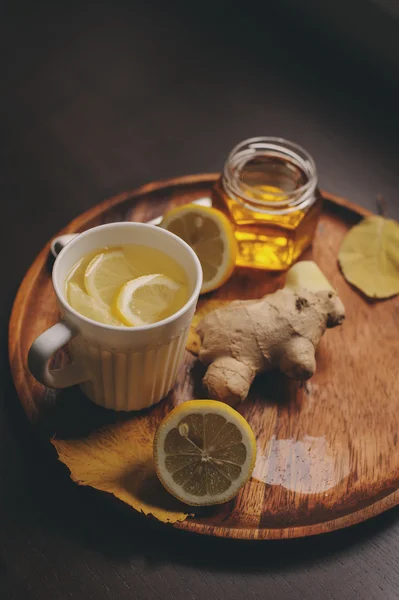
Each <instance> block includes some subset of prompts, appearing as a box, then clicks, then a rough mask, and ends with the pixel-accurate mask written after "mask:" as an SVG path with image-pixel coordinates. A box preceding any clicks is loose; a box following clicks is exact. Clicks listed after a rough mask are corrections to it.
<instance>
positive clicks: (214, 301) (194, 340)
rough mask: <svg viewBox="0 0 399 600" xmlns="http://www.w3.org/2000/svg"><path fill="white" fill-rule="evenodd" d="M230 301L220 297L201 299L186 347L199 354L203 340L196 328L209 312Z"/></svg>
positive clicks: (196, 354)
mask: <svg viewBox="0 0 399 600" xmlns="http://www.w3.org/2000/svg"><path fill="white" fill-rule="evenodd" d="M228 303H229V301H228V300H220V299H218V298H211V299H207V300H204V301H201V300H200V302H199V304H198V307H197V311H196V313H195V315H194V317H193V320H192V321H191V326H190V331H189V334H188V338H187V343H186V349H187V350H188V351H189V352H191V353H192V354H194V355H195V356H198V353H199V350H200V347H201V340H200V337H199V335H198V333H197V331H196V329H197V327H198V325H199V324H200V322H201V321H202V319H203V318H204V317H206V315H207V314H208V313H210V312H212V311H213V310H216V309H217V308H220V307H221V306H224V305H226V304H228Z"/></svg>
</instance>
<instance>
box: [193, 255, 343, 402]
mask: <svg viewBox="0 0 399 600" xmlns="http://www.w3.org/2000/svg"><path fill="white" fill-rule="evenodd" d="M344 318H345V309H344V306H343V304H342V302H341V300H340V299H339V298H338V295H337V293H336V292H335V290H334V289H333V288H332V286H331V285H330V283H329V282H328V280H327V279H326V278H325V277H324V275H323V273H322V272H321V271H320V269H319V267H318V266H317V265H316V264H315V263H314V262H312V261H302V262H299V263H297V264H296V265H294V266H293V267H292V268H291V269H290V270H289V271H288V274H287V279H286V285H285V287H284V288H283V289H281V290H278V291H277V292H275V293H274V294H268V295H267V296H265V297H264V298H261V299H259V300H245V301H242V300H237V301H234V302H231V303H230V304H229V305H228V306H227V307H222V308H219V309H217V310H214V311H213V312H211V313H209V314H208V315H207V316H206V317H205V318H204V319H203V320H202V321H201V322H200V324H199V326H198V328H197V333H198V335H199V337H200V339H201V348H200V351H199V358H200V360H201V362H203V363H204V364H205V365H207V366H208V369H207V371H206V373H205V376H204V379H203V383H204V385H205V387H206V388H207V390H208V392H209V395H210V397H211V398H215V399H217V400H221V401H223V402H228V403H229V404H233V405H234V404H237V403H239V402H241V401H242V400H244V399H245V398H246V397H247V395H248V392H249V388H250V386H251V384H252V382H253V380H254V378H255V376H256V375H257V374H258V373H263V372H266V371H270V370H272V369H279V370H280V371H282V372H283V373H285V374H286V375H287V376H288V377H290V378H292V379H299V380H305V379H309V377H311V376H312V375H313V374H314V372H315V370H316V359H315V351H316V347H317V344H318V343H319V341H320V338H321V337H322V335H323V333H324V331H325V330H326V328H330V327H336V326H337V325H340V324H341V323H342V321H343V320H344Z"/></svg>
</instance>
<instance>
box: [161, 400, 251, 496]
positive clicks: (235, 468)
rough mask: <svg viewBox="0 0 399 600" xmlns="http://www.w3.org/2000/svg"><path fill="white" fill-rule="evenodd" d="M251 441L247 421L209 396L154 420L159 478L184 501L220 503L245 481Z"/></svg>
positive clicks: (249, 469) (249, 459)
mask: <svg viewBox="0 0 399 600" xmlns="http://www.w3.org/2000/svg"><path fill="white" fill-rule="evenodd" d="M255 458H256V441H255V437H254V434H253V432H252V430H251V428H250V426H249V424H248V423H247V421H246V420H245V419H244V418H243V417H242V416H241V415H240V414H239V413H238V412H237V411H235V410H234V409H233V408H231V407H230V406H228V405H227V404H224V403H223V402H217V401H214V400H192V401H189V402H185V403H183V404H181V405H179V406H178V407H176V408H175V409H174V410H173V411H172V412H171V413H169V414H168V415H167V417H166V418H165V419H164V420H163V421H162V423H161V424H160V426H159V428H158V430H157V433H156V436H155V441H154V459H155V465H156V470H157V474H158V477H159V479H160V480H161V482H162V483H163V484H164V486H165V487H166V489H168V490H169V492H170V493H171V494H173V495H174V496H176V497H177V498H179V499H180V500H182V501H183V502H186V503H187V504H191V505H197V506H205V505H210V504H220V503H223V502H226V501H227V500H229V499H230V498H232V497H233V496H234V495H236V494H237V492H238V491H239V490H240V488H241V487H242V486H243V485H244V484H245V483H246V482H247V481H248V479H249V477H250V476H251V474H252V470H253V468H254V464H255Z"/></svg>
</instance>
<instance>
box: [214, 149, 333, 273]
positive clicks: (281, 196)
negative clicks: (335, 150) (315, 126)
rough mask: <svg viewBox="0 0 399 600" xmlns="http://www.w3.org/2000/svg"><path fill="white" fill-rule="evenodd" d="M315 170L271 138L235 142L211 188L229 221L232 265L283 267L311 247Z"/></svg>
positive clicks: (301, 154)
mask: <svg viewBox="0 0 399 600" xmlns="http://www.w3.org/2000/svg"><path fill="white" fill-rule="evenodd" d="M316 186H317V174H316V167H315V164H314V161H313V159H312V157H311V156H310V155H309V154H308V153H307V152H306V151H305V150H304V149H303V148H301V147H300V146H298V145H297V144H294V143H292V142H289V141H287V140H284V139H281V138H275V137H257V138H251V139H248V140H245V141H243V142H241V143H240V144H238V145H237V146H236V147H235V148H233V150H232V151H231V153H230V154H229V156H228V158H227V161H226V164H225V166H224V169H223V173H222V175H221V177H220V179H219V181H218V182H217V183H216V185H215V187H214V190H213V198H212V200H213V205H214V206H215V207H216V208H219V209H220V210H222V211H223V212H224V213H225V214H227V216H228V217H229V219H230V220H231V221H232V223H233V225H234V228H235V236H236V239H237V242H238V249H239V255H238V259H237V265H239V266H242V267H253V268H257V269H268V270H284V269H287V268H288V267H289V266H290V265H291V264H292V263H293V262H294V261H295V260H296V259H297V258H298V257H299V256H300V255H301V254H302V252H304V250H306V248H308V247H309V246H310V244H311V243H312V240H313V237H314V234H315V231H316V226H317V221H318V219H319V216H320V212H321V208H322V197H321V195H320V193H319V191H318V189H317V187H316Z"/></svg>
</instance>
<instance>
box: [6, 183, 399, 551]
mask: <svg viewBox="0 0 399 600" xmlns="http://www.w3.org/2000/svg"><path fill="white" fill-rule="evenodd" d="M216 179H217V177H216V175H198V176H191V177H184V178H180V179H174V180H169V181H166V182H160V183H154V184H150V185H148V186H144V187H143V188H141V189H139V190H137V191H135V192H132V193H125V194H121V195H120V196H117V197H116V198H113V199H111V200H109V201H107V202H105V203H103V204H101V205H99V206H96V207H94V208H93V209H92V210H90V211H88V212H87V213H85V214H83V215H81V216H79V217H78V218H77V219H75V220H74V221H73V222H71V223H70V224H69V225H68V226H67V227H66V228H65V229H64V230H63V232H62V233H70V232H80V231H83V230H85V229H88V228H89V227H93V226H96V225H100V224H102V223H108V222H114V221H118V220H136V221H147V220H149V219H151V218H153V217H156V216H158V215H159V214H161V213H163V212H164V211H165V210H166V209H167V208H169V207H171V206H173V205H176V204H183V203H186V202H190V201H192V200H196V199H198V198H202V197H204V196H210V194H211V188H212V186H213V184H214V182H215V181H216ZM324 196H325V203H324V208H323V213H322V216H321V219H320V222H319V225H318V229H317V234H316V238H315V241H314V244H313V248H312V250H310V251H308V252H307V253H306V255H305V258H310V257H312V258H313V259H314V260H315V261H316V262H317V263H318V265H319V266H320V267H321V269H322V270H323V272H324V273H325V274H326V276H327V277H328V279H329V280H330V281H331V283H332V284H333V285H334V287H336V289H337V290H338V293H339V295H340V297H341V299H342V300H343V302H344V304H345V306H346V310H347V319H346V321H345V323H344V325H343V326H342V327H340V328H337V329H335V330H331V331H327V332H326V334H325V336H324V337H323V339H322V341H321V343H320V346H319V348H318V352H317V373H316V375H315V376H314V377H313V378H312V379H311V380H310V381H308V382H307V383H306V384H302V385H300V384H298V383H295V382H292V381H288V380H286V379H285V378H284V377H282V376H280V375H278V374H268V375H267V376H265V377H261V378H259V379H258V380H257V381H256V382H255V384H254V386H253V389H252V391H251V394H250V397H249V398H248V399H247V400H246V401H245V403H244V404H242V405H241V406H240V407H239V410H240V412H241V413H242V414H243V416H244V417H245V418H246V419H247V420H248V422H249V423H250V425H251V427H252V429H253V431H254V433H255V436H256V438H257V452H258V457H257V461H256V465H255V469H254V472H253V477H252V478H251V480H250V481H249V482H248V483H247V484H246V486H245V487H244V488H243V489H242V490H241V491H240V493H239V495H238V496H237V497H236V498H235V499H233V500H232V501H230V502H229V503H228V504H225V505H221V506H218V507H214V508H212V507H210V508H207V509H206V510H205V511H203V512H201V514H197V516H196V517H189V518H188V519H186V520H185V521H181V522H177V523H175V525H174V526H175V527H179V528H182V529H186V530H189V531H195V532H197V533H204V534H209V535H217V536H223V537H233V538H248V539H281V538H290V537H299V536H306V535H313V534H317V533H322V532H328V531H332V530H334V529H339V528H342V527H347V526H349V525H352V524H354V523H358V522H360V521H363V520H365V519H368V518H370V517H372V516H374V515H376V514H378V513H380V512H382V511H384V510H387V509H389V508H391V507H393V506H395V505H397V504H398V503H399V491H398V488H399V439H398V431H399V377H398V360H399V354H398V351H399V350H398V342H397V340H398V328H399V298H398V297H396V298H392V299H390V300H386V301H383V302H370V301H368V300H367V299H365V298H364V297H363V296H362V295H361V294H359V293H357V292H356V291H355V290H354V289H352V288H351V286H350V285H349V284H348V283H347V282H346V281H345V280H344V278H343V276H342V274H341V273H340V271H339V268H338V265H337V260H336V259H337V254H338V249H339V246H340V244H341V242H342V239H343V237H344V236H345V233H346V232H347V231H348V229H349V228H350V227H351V226H352V225H353V224H355V223H356V222H358V221H359V219H360V218H361V216H362V215H365V214H367V213H366V211H365V210H364V209H361V208H360V207H356V206H354V205H352V204H350V203H349V202H347V201H345V200H342V199H339V198H336V197H333V196H331V195H328V194H324ZM54 235H55V234H54ZM283 283H284V274H279V273H267V272H265V271H256V270H237V271H236V273H235V274H234V276H233V277H232V278H231V279H230V280H229V282H228V283H227V284H225V285H224V286H223V287H222V288H221V289H220V290H218V291H217V292H214V293H213V294H210V295H208V296H207V297H203V298H202V299H200V303H199V307H201V305H202V304H203V303H204V302H207V301H209V299H226V300H232V299H236V298H240V299H247V298H258V297H261V296H262V295H264V294H266V293H268V292H272V291H274V290H276V289H277V288H278V287H281V286H282V285H283ZM57 319H58V311H57V306H56V301H55V295H54V293H53V291H52V284H51V264H50V262H49V245H47V246H46V247H45V248H44V249H43V250H42V252H41V253H40V254H39V256H38V257H37V258H36V260H35V262H34V263H33V265H32V267H31V268H30V270H29V271H28V273H27V274H26V276H25V278H24V280H23V282H22V285H21V288H20V290H19V292H18V295H17V298H16V300H15V304H14V308H13V313H12V317H11V323H10V362H11V369H12V373H13V377H14V382H15V386H16V389H17V392H18V395H19V398H20V401H21V403H22V405H23V407H24V410H25V412H26V414H27V416H28V418H29V419H30V421H31V422H32V424H33V426H34V427H35V428H36V429H37V431H38V432H39V434H40V435H42V436H45V437H46V438H47V439H48V440H50V438H52V437H53V436H54V435H56V436H57V438H58V439H60V440H63V439H70V438H79V439H84V438H85V437H86V436H87V435H88V434H89V433H90V432H92V431H94V430H97V429H98V428H100V427H101V426H103V425H105V424H112V423H117V422H119V421H121V420H124V421H125V422H126V421H127V420H129V419H137V418H138V419H141V420H146V421H145V423H146V426H147V429H150V430H153V431H154V432H155V429H156V427H157V425H158V423H159V422H160V420H161V419H162V417H163V416H164V415H165V414H166V413H167V412H168V411H169V410H170V409H171V408H172V407H173V406H175V405H176V404H178V403H180V402H183V401H184V400H188V399H191V398H202V397H204V394H205V392H204V390H203V389H202V386H201V379H202V375H203V372H204V371H203V367H202V366H201V365H199V364H198V362H197V360H196V359H195V357H194V356H192V355H191V354H189V353H187V354H186V358H185V363H184V365H183V366H182V368H181V371H180V375H179V383H178V385H177V387H176V389H175V390H174V392H173V393H171V394H170V395H169V396H168V397H167V398H166V399H165V400H163V401H162V402H161V403H160V404H159V405H158V406H156V407H155V408H154V409H153V410H151V411H148V412H145V413H143V414H142V415H140V416H139V417H136V416H134V415H126V414H118V413H114V412H109V411H106V410H104V409H101V408H99V407H96V406H94V405H93V404H91V403H90V402H89V401H88V400H86V399H85V398H84V396H83V395H82V394H81V392H80V391H79V390H78V389H77V388H72V389H70V390H65V391H61V392H58V393H55V392H54V391H52V390H46V389H45V388H44V387H43V386H41V385H40V384H39V383H37V382H36V381H35V380H34V379H33V377H32V376H31V375H30V373H29V372H28V369H27V354H28V350H29V347H30V345H31V343H32V342H33V340H34V339H35V338H36V337H37V336H38V335H39V334H40V333H42V332H43V331H44V330H45V329H47V328H48V327H50V326H51V325H53V324H54V323H55V322H56V321H57ZM67 360H68V357H67V356H66V353H59V355H57V356H56V357H55V359H54V365H53V366H55V365H61V364H63V362H64V361H65V362H66V361H67ZM142 422H144V421H142ZM115 510H117V508H115Z"/></svg>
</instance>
